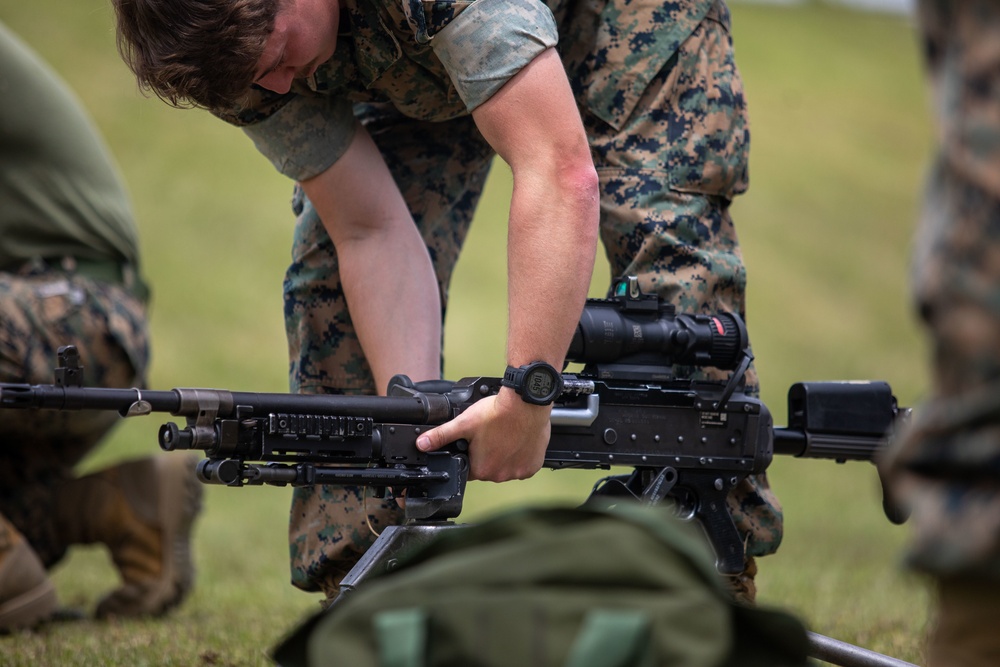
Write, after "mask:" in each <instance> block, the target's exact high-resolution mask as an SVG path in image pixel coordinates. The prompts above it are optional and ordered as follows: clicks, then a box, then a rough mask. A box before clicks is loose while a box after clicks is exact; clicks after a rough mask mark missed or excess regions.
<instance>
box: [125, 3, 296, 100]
mask: <svg viewBox="0 0 1000 667" xmlns="http://www.w3.org/2000/svg"><path fill="white" fill-rule="evenodd" d="M281 1H282V0H112V4H113V5H114V8H115V14H116V15H117V17H118V51H119V52H120V53H121V56H122V58H123V59H124V60H125V63H126V64H127V65H128V66H129V69H131V70H132V72H133V73H134V74H135V76H136V79H137V80H138V82H139V86H140V88H141V89H142V90H144V91H151V92H153V93H154V94H155V95H156V96H157V97H159V98H160V99H162V100H164V101H165V102H167V103H168V104H171V105H173V106H175V107H202V108H205V109H208V110H209V111H222V110H226V109H232V108H233V107H234V106H236V105H238V104H239V102H240V101H241V99H242V98H243V97H244V96H245V95H246V94H247V92H248V91H249V89H250V85H251V84H252V83H253V81H254V78H255V77H256V73H257V65H258V62H259V61H260V58H261V55H262V54H263V53H264V44H265V42H266V41H267V38H268V36H269V35H270V34H271V32H272V31H273V30H274V18H275V16H276V15H277V13H278V8H279V6H280V3H281Z"/></svg>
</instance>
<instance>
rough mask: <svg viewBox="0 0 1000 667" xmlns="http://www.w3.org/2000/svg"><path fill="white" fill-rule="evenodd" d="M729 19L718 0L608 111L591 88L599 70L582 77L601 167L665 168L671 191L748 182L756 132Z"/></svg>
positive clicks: (715, 191) (718, 190) (723, 188)
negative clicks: (639, 86) (749, 115)
mask: <svg viewBox="0 0 1000 667" xmlns="http://www.w3.org/2000/svg"><path fill="white" fill-rule="evenodd" d="M606 11H607V9H605V12H606ZM728 26H729V15H728V10H727V9H726V7H725V5H724V4H722V3H721V2H717V3H716V4H715V5H713V6H712V8H711V9H710V10H709V12H708V15H707V16H706V17H704V18H703V19H702V20H701V21H700V22H698V23H697V24H696V25H695V26H694V27H693V28H692V30H693V31H692V32H691V34H690V35H688V36H687V38H686V39H684V40H683V41H682V42H681V43H680V44H679V45H677V48H676V49H674V50H672V51H671V52H670V54H671V55H670V56H669V58H659V59H656V60H652V59H651V60H649V62H647V65H650V66H652V65H655V66H656V67H658V68H659V69H658V70H657V71H656V72H655V74H654V75H652V76H651V77H650V78H649V79H648V81H647V82H646V83H645V85H644V87H643V88H642V89H641V94H639V96H638V97H637V98H636V99H635V100H634V103H633V104H631V106H628V107H627V108H626V107H624V106H619V107H616V108H615V110H614V113H613V114H612V115H610V116H609V115H608V113H602V112H601V111H600V109H597V108H596V107H595V105H596V104H598V100H596V99H593V96H592V95H591V93H592V91H593V90H594V86H595V85H597V84H598V83H599V80H598V79H597V77H598V75H599V74H600V72H596V73H588V74H586V77H591V78H592V79H593V80H590V79H587V78H584V79H581V80H580V81H577V82H576V84H575V85H577V86H583V87H584V88H585V90H586V91H588V92H587V95H590V97H588V99H587V104H588V106H587V109H588V112H589V113H587V114H586V115H585V118H584V122H585V124H586V126H587V132H588V135H589V137H590V141H591V148H592V150H593V154H594V158H595V163H596V165H597V168H598V170H600V169H605V168H607V169H628V170H641V171H643V172H646V173H649V172H654V171H659V172H661V173H662V174H663V183H664V185H665V186H667V187H669V188H670V189H672V190H675V191H678V192H685V193H690V194H695V195H705V196H712V197H722V198H725V199H726V200H731V199H732V198H733V197H734V196H735V195H737V194H739V193H741V192H744V191H745V190H746V189H747V184H748V171H747V164H748V159H749V148H750V133H749V126H748V119H747V110H746V102H745V99H744V94H743V83H742V80H741V78H740V75H739V72H738V70H737V69H736V64H735V61H734V59H733V48H732V41H731V38H730V35H729V28H728ZM624 62H627V60H626V61H624ZM571 66H572V64H571ZM605 67H607V66H605ZM619 85H625V86H626V87H627V85H628V80H627V79H626V78H624V77H621V79H620V81H619ZM632 92H633V94H634V91H632ZM609 94H610V92H609ZM620 97H621V99H622V100H625V101H627V100H628V90H623V91H622V94H621V96H620ZM622 104H624V102H622Z"/></svg>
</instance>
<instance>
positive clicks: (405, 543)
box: [329, 522, 461, 607]
mask: <svg viewBox="0 0 1000 667" xmlns="http://www.w3.org/2000/svg"><path fill="white" fill-rule="evenodd" d="M459 527H461V524H455V523H451V522H439V523H414V524H408V525H402V526H389V527H387V528H386V529H385V530H383V531H382V532H381V533H380V534H379V536H378V538H377V539H376V540H375V542H374V543H373V544H372V545H371V546H370V547H369V548H368V551H366V552H365V555H364V556H362V557H361V560H359V561H358V562H357V564H356V565H355V566H354V567H352V568H351V571H350V572H348V573H347V575H346V576H345V577H344V578H343V580H341V582H340V593H339V594H338V595H337V597H336V598H334V600H333V602H331V603H330V605H329V606H330V607H333V606H334V605H336V604H337V603H338V602H340V601H341V600H342V599H343V598H344V596H345V595H349V594H350V593H351V591H353V590H354V589H355V588H357V587H358V585H359V584H361V583H362V582H364V581H367V580H368V579H369V578H371V577H373V576H375V575H376V574H383V573H385V572H389V571H391V570H393V569H395V567H396V565H397V564H398V561H399V557H400V556H401V555H402V554H403V553H405V552H409V551H410V550H412V549H414V548H415V547H418V546H420V545H422V544H424V543H426V542H428V541H430V539H431V538H433V537H434V536H435V535H437V534H438V533H440V532H441V531H442V530H450V529H452V528H459Z"/></svg>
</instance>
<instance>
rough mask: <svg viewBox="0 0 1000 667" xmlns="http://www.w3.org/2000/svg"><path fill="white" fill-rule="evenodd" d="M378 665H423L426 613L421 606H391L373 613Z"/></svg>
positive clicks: (413, 666)
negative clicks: (389, 609) (412, 607)
mask: <svg viewBox="0 0 1000 667" xmlns="http://www.w3.org/2000/svg"><path fill="white" fill-rule="evenodd" d="M374 623H375V640H376V642H377V643H378V649H379V650H378V656H379V667H424V662H425V656H426V655H427V614H426V613H424V611H423V610H422V609H394V610H392V611H383V612H381V613H379V614H376V615H375V619H374Z"/></svg>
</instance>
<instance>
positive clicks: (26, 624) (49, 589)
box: [0, 516, 57, 633]
mask: <svg viewBox="0 0 1000 667" xmlns="http://www.w3.org/2000/svg"><path fill="white" fill-rule="evenodd" d="M56 604H57V603H56V590H55V587H53V585H52V582H51V581H50V580H49V577H48V575H47V574H46V573H45V567H44V566H43V565H42V561H40V560H39V559H38V556H37V555H35V552H34V551H33V550H32V548H31V546H30V545H29V544H28V542H27V540H25V539H24V536H22V535H21V533H20V532H18V530H17V529H16V528H14V526H13V525H11V524H10V522H8V521H7V520H6V519H5V518H3V517H2V516H0V633H6V632H10V631H12V630H21V629H27V628H33V627H35V626H36V625H38V624H39V623H41V622H42V621H45V620H48V619H49V618H51V617H52V615H53V614H54V613H55V611H56Z"/></svg>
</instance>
